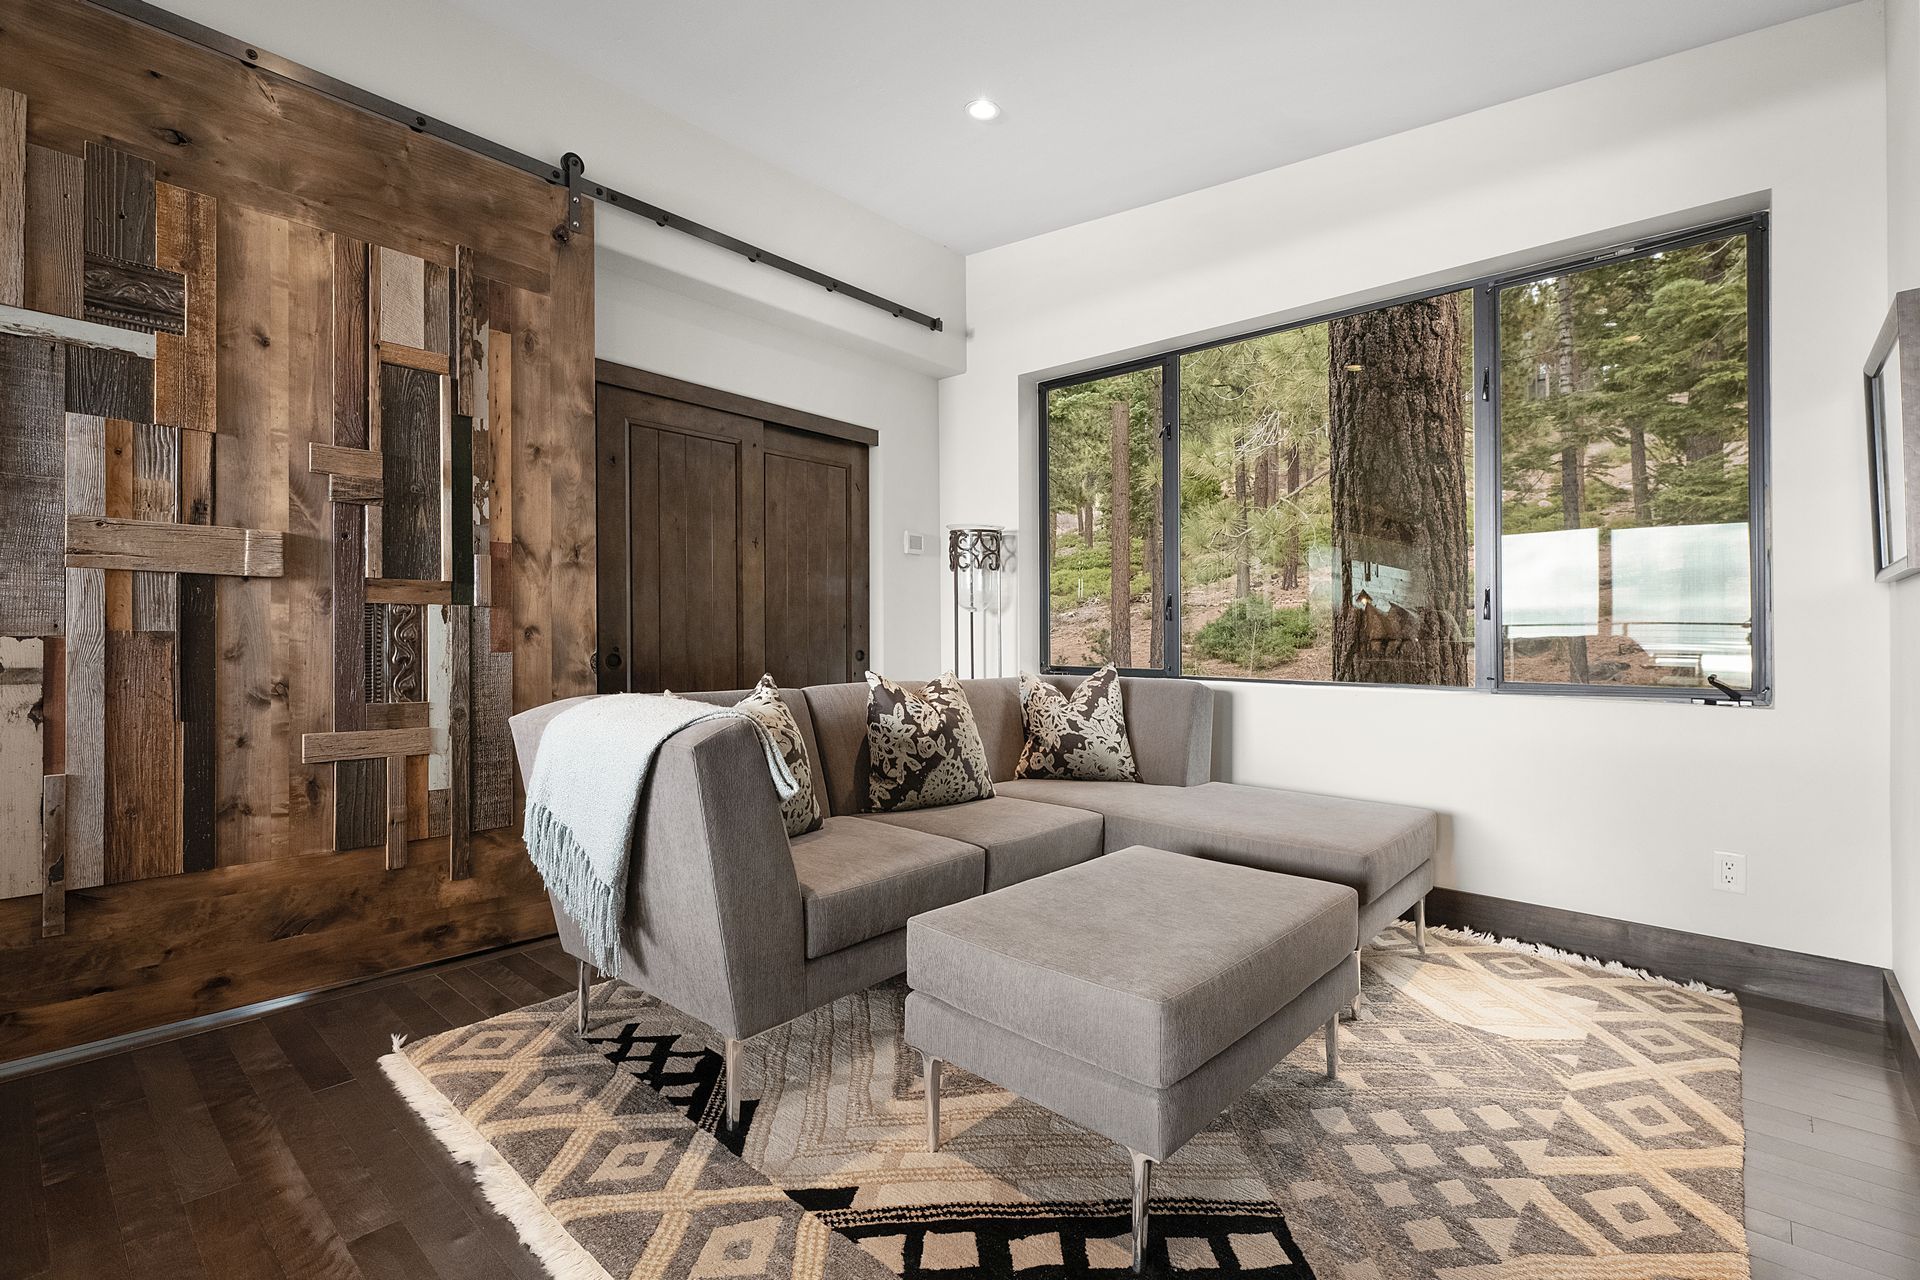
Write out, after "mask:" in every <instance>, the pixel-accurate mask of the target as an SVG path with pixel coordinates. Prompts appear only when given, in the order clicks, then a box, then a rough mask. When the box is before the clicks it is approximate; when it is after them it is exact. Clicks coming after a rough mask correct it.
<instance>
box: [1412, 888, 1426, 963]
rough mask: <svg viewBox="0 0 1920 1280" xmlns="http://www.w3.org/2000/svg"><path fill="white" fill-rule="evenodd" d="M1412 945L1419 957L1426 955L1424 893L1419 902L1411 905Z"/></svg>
mask: <svg viewBox="0 0 1920 1280" xmlns="http://www.w3.org/2000/svg"><path fill="white" fill-rule="evenodd" d="M1413 945H1414V949H1415V950H1417V951H1418V952H1419V953H1420V954H1421V955H1425V954H1427V895H1426V894H1424V893H1423V894H1421V895H1420V901H1418V902H1416V903H1414V904H1413Z"/></svg>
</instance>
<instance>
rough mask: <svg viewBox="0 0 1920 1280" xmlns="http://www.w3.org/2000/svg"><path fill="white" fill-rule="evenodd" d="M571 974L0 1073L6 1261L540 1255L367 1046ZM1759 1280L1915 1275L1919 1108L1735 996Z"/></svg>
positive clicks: (454, 1261) (454, 1272) (37, 1265)
mask: <svg viewBox="0 0 1920 1280" xmlns="http://www.w3.org/2000/svg"><path fill="white" fill-rule="evenodd" d="M572 989H573V964H572V961H570V960H569V959H567V957H566V956H565V955H563V954H562V953H561V952H560V950H559V948H558V947H557V946H556V945H555V944H554V943H552V942H542V943H535V944H533V945H531V946H526V947H522V948H518V949H515V950H511V951H506V952H496V953H493V954H491V955H487V956H483V957H479V958H476V959H472V960H467V961H462V962H458V963H456V964H452V965H448V966H444V967H441V968H437V969H434V970H432V971H429V972H426V973H422V974H416V975H413V976H407V977H401V978H397V979H383V980H381V981H378V982H373V983H367V984H363V985H360V986H356V987H350V988H347V989H345V990H343V991H340V992H337V993H333V994H331V995H328V996H326V997H324V998H322V999H319V1000H315V1001H313V1002H311V1003H307V1004H303V1005H299V1006H296V1007H294V1008H291V1009H286V1010H282V1011H280V1012H277V1013H274V1014H271V1015H268V1016H267V1017H264V1018H258V1019H253V1020H250V1021H246V1022H240V1023H235V1024H233V1025H231V1026H227V1027H222V1028H220V1029H218V1030H214V1031H207V1032H202V1033H200V1034H198V1035H193V1036H190V1037H187V1038H184V1039H180V1040H174V1041H169V1042H167V1043H164V1044H159V1045H154V1046H151V1047H148V1048H144V1049H138V1050H134V1051H131V1052H127V1053H122V1054H118V1055H116V1056H114V1057H110V1058H103V1059H100V1060H98V1061H94V1062H87V1063H81V1064H79V1065H75V1066H70V1067H63V1068H60V1069H57V1070H53V1071H48V1072H44V1073H42V1074H39V1075H35V1076H27V1077H22V1078H20V1079H16V1080H10V1081H4V1082H0V1277H5V1278H7V1280H13V1278H15V1277H20V1278H24V1277H41V1276H46V1277H54V1276H59V1277H69V1276H72V1277H87V1278H89V1280H95V1278H98V1277H119V1276H122V1275H123V1274H126V1273H128V1272H132V1273H134V1274H136V1275H139V1276H142V1277H148V1276H151V1277H163V1278H165V1280H175V1278H176V1277H179V1278H185V1277H205V1278H206V1280H254V1278H255V1277H261V1278H265V1280H275V1278H280V1277H284V1278H285V1280H301V1278H304V1277H308V1276H320V1277H328V1278H330V1280H332V1278H338V1277H346V1278H348V1280H353V1278H355V1277H365V1278H366V1280H389V1278H391V1280H410V1278H421V1277H425V1278H428V1280H484V1278H486V1277H496V1276H497V1277H525V1278H527V1280H539V1278H540V1277H543V1276H544V1275H545V1274H546V1273H545V1271H544V1269H543V1268H542V1267H541V1266H540V1265H539V1264H538V1263H537V1262H535V1261H534V1260H533V1258H532V1257H531V1255H529V1254H528V1253H527V1252H526V1250H525V1249H523V1248H522V1247H521V1246H520V1244H519V1242H518V1240H517V1238H516V1236H515V1233H514V1231H513V1228H512V1227H510V1226H509V1225H508V1224H507V1222H506V1220H505V1219H503V1218H501V1217H500V1216H499V1215H498V1214H496V1213H495V1212H494V1211H493V1210H492V1209H490V1208H489V1207H488V1206H487V1204H486V1203H485V1201H484V1200H483V1199H482V1198H481V1196H480V1194H479V1192H478V1191H477V1190H476V1189H475V1187H474V1183H473V1180H472V1178H471V1177H470V1176H469V1175H468V1174H467V1172H466V1171H465V1170H464V1169H463V1168H462V1167H461V1166H459V1165H457V1164H455V1163H454V1162H453V1161H452V1160H451V1159H450V1158H449V1157H448V1156H447V1155H446V1154H445V1153H444V1152H443V1151H442V1150H441V1148H440V1145H439V1143H438V1141H437V1140H435V1139H434V1138H433V1136H432V1135H431V1134H429V1133H428V1132H427V1130H426V1128H425V1126H424V1125H422V1124H421V1123H420V1121H419V1120H418V1119H417V1118H416V1117H415V1116H414V1115H413V1113H412V1112H411V1111H409V1110H407V1108H406V1107H405V1106H403V1105H402V1104H401V1103H400V1101H399V1099H398V1098H397V1097H396V1096H395V1094H394V1092H393V1090H392V1089H391V1088H390V1087H389V1086H388V1084H387V1082H386V1079H385V1077H384V1076H382V1075H381V1073H380V1068H379V1066H378V1065H377V1059H378V1058H379V1057H380V1055H382V1054H384V1053H386V1052H388V1051H389V1048H390V1044H389V1036H390V1034H391V1033H392V1031H393V1030H395V1029H396V1028H397V1029H401V1030H404V1031H406V1032H407V1033H408V1034H409V1035H412V1036H423V1035H430V1034H432V1033H433V1032H436V1031H442V1030H445V1029H446V1028H448V1027H451V1026H457V1025H460V1024H463V1023H467V1022H472V1021H476V1020H478V1019H479V1018H482V1017H485V1016H487V1015H489V1014H492V1013H498V1012H501V1011H503V1010H506V1009H511V1008H515V1007H517V1006H519V1005H522V1004H527V1003H529V1002H531V1001H534V1000H538V999H543V998H545V997H548V996H553V995H559V994H562V993H564V992H567V991H571V990H572ZM1745 1081H1746V1108H1747V1229H1748V1236H1749V1240H1750V1242H1751V1247H1752V1251H1753V1276H1754V1280H1888V1278H1889V1277H1893V1278H1897V1280H1906V1278H1909V1277H1920V1119H1916V1117H1915V1113H1914V1108H1913V1105H1912V1103H1911V1102H1910V1101H1909V1099H1908V1095H1907V1092H1906V1090H1905V1088H1904V1087H1903V1084H1902V1081H1901V1078H1900V1074H1899V1069H1898V1065H1897V1064H1896V1062H1895V1060H1894V1058H1893V1055H1892V1053H1891V1052H1890V1051H1889V1050H1888V1048H1887V1045H1886V1043H1885V1041H1884V1039H1883V1038H1882V1035H1881V1032H1880V1029H1879V1028H1878V1027H1874V1026H1870V1025H1869V1024H1865V1023H1857V1022H1853V1021H1850V1020H1846V1019H1837V1018H1833V1017H1829V1016H1826V1015H1821V1014H1815V1013H1812V1012H1811V1011H1808V1010H1802V1009H1798V1008H1795V1007H1794V1006H1789V1005H1781V1004H1775V1003H1772V1002H1762V1001H1749V1002H1748V1003H1747V1041H1746V1055H1745Z"/></svg>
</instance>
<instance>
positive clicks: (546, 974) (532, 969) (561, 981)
mask: <svg viewBox="0 0 1920 1280" xmlns="http://www.w3.org/2000/svg"><path fill="white" fill-rule="evenodd" d="M500 963H501V964H503V965H505V966H506V967H507V968H508V969H510V970H512V971H513V972H514V973H515V974H517V975H518V976H519V977H520V978H521V979H522V980H523V981H525V982H526V984H527V985H528V986H530V987H532V988H533V989H534V990H536V991H538V992H540V998H541V999H542V1000H550V999H552V998H553V997H554V996H564V995H568V994H570V993H571V992H572V991H573V988H574V981H575V979H574V976H573V975H568V976H565V977H562V976H561V975H560V974H557V973H555V972H554V971H553V970H552V969H549V968H547V967H546V966H545V965H542V964H538V963H536V962H535V961H534V960H533V959H531V958H530V957H528V956H527V955H525V954H524V953H521V952H511V953H509V954H507V955H503V956H501V957H500Z"/></svg>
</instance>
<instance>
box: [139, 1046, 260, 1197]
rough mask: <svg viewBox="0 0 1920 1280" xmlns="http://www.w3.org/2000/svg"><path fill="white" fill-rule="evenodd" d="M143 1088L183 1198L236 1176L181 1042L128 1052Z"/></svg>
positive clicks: (230, 1181)
mask: <svg viewBox="0 0 1920 1280" xmlns="http://www.w3.org/2000/svg"><path fill="white" fill-rule="evenodd" d="M132 1057H133V1061H134V1064H135V1065H136V1067H138V1069H139V1072H140V1078H141V1081H142V1083H143V1084H144V1085H145V1088H146V1095H147V1102H148V1105H149V1106H151V1107H152V1108H153V1114H154V1116H155V1118H156V1121H157V1122H158V1124H159V1130H160V1145H161V1147H162V1149H163V1150H165V1151H166V1153H167V1165H168V1167H169V1168H170V1169H171V1170H172V1171H173V1180H174V1185H176V1186H177V1187H179V1188H180V1195H181V1199H183V1200H187V1201H193V1200H198V1199H200V1198H201V1197H202V1196H206V1195H209V1194H211V1193H213V1192H215V1191H218V1190H220V1189H221V1188H222V1187H230V1186H232V1185H233V1184H234V1183H236V1182H238V1181H239V1180H240V1175H239V1173H238V1172H237V1171H236V1170H235V1169H234V1167H233V1162H232V1160H230V1159H228V1157H227V1147H226V1144H225V1143H224V1142H222V1141H221V1140H220V1133H219V1131H218V1130H217V1129H215V1128H214V1127H213V1118H212V1117H211V1116H210V1115H209V1114H208V1111H207V1102H206V1098H205V1097H204V1096H203V1095H202V1094H201V1092H200V1086H199V1084H198V1083H196V1082H195V1080H194V1078H193V1068H192V1067H191V1066H190V1065H189V1064H188V1062H187V1059H186V1055H185V1053H184V1051H183V1050H182V1049H181V1047H180V1043H179V1042H177V1041H176V1042H173V1043H169V1044H159V1045H154V1046H152V1047H151V1048H146V1049H141V1050H139V1051H137V1052H136V1053H134V1054H133V1055H132Z"/></svg>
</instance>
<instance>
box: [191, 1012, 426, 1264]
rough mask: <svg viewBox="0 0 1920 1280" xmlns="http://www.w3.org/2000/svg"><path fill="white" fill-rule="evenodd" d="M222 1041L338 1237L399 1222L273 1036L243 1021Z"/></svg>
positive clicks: (358, 1234) (355, 1236)
mask: <svg viewBox="0 0 1920 1280" xmlns="http://www.w3.org/2000/svg"><path fill="white" fill-rule="evenodd" d="M225 1039H226V1041H227V1044H228V1046H229V1047H230V1048H231V1049H232V1050H233V1053H234V1057H235V1058H236V1059H237V1060H238V1061H239V1063H240V1067H241V1069H242V1070H243V1071H245V1072H246V1073H247V1078H248V1079H249V1080H251V1081H252V1082H253V1090H254V1093H255V1094H257V1095H258V1096H259V1098H260V1100H261V1101H262V1102H264V1103H265V1104H266V1107H267V1111H268V1113H269V1114H270V1115H271V1116H272V1117H273V1124H274V1128H275V1129H277V1130H278V1131H279V1134H280V1138H281V1140H282V1141H284V1142H285V1143H286V1145H287V1149H288V1150H289V1151H291V1152H292V1153H293V1158H294V1159H295V1160H296V1161H297V1162H298V1163H299V1166H300V1170H301V1172H302V1173H303V1174H304V1175H305V1176H306V1180H307V1183H308V1184H309V1185H310V1186H311V1187H312V1188H313V1190H314V1194H315V1195H316V1196H318V1197H319V1200H320V1203H321V1204H322V1205H323V1206H325V1208H326V1211H327V1216H328V1217H329V1218H331V1219H332V1220H333V1225H334V1227H335V1228H336V1229H337V1230H338V1231H339V1233H340V1236H341V1238H342V1239H344V1240H348V1241H353V1240H357V1239H359V1238H360V1237H361V1236H363V1235H366V1234H367V1233H369V1232H372V1231H378V1230H379V1229H380V1228H382V1227H385V1226H388V1225H390V1224H392V1223H394V1222H397V1221H399V1217H398V1215H397V1214H395V1212H394V1209H393V1205H392V1204H391V1203H389V1202H388V1200H387V1196H386V1193H385V1192H384V1191H382V1190H381V1189H380V1186H379V1184H378V1183H377V1182H376V1181H375V1180H374V1178H373V1175H372V1174H371V1173H369V1172H368V1171H367V1169H366V1167H365V1166H363V1165H362V1164H360V1162H359V1161H357V1160H355V1159H353V1156H352V1152H351V1151H350V1150H349V1149H348V1147H347V1144H346V1142H345V1140H344V1139H342V1138H341V1136H340V1134H339V1132H338V1130H336V1129H335V1128H334V1126H333V1123H332V1121H330V1120H328V1119H327V1118H326V1116H325V1115H324V1114H323V1113H322V1112H321V1110H320V1106H319V1104H318V1103H316V1102H315V1101H314V1097H313V1093H312V1091H311V1090H309V1089H308V1088H307V1085H306V1082H305V1081H304V1080H303V1079H301V1077H300V1073H299V1072H297V1071H295V1070H294V1069H293V1064H292V1063H290V1062H288V1061H287V1058H286V1055H285V1054H284V1053H282V1052H281V1050H280V1045H279V1042H278V1041H277V1040H275V1039H274V1036H273V1033H272V1032H271V1031H269V1030H268V1029H267V1028H266V1027H265V1026H264V1025H263V1024H261V1023H259V1022H243V1023H240V1024H239V1025H237V1026H233V1027H229V1028H227V1032H226V1036H225Z"/></svg>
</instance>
